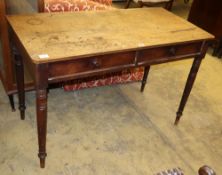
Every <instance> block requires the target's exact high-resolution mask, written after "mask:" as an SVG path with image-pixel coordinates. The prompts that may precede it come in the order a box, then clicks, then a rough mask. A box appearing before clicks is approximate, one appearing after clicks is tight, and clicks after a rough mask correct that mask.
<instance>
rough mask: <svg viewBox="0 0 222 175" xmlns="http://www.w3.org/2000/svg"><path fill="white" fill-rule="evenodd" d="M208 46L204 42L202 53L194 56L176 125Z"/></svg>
mask: <svg viewBox="0 0 222 175" xmlns="http://www.w3.org/2000/svg"><path fill="white" fill-rule="evenodd" d="M207 46H208V44H206V43H204V44H203V46H202V51H201V54H200V55H198V56H196V57H195V58H194V61H193V65H192V67H191V70H190V73H189V76H188V78H187V82H186V85H185V88H184V91H183V95H182V98H181V101H180V105H179V108H178V112H177V117H176V120H175V122H174V124H175V125H177V124H178V122H179V120H180V118H181V116H182V113H183V110H184V107H185V105H186V103H187V100H188V97H189V95H190V92H191V90H192V87H193V84H194V81H195V79H196V75H197V72H198V70H199V67H200V64H201V61H202V59H203V58H204V56H205V54H206V51H207V48H208V47H207Z"/></svg>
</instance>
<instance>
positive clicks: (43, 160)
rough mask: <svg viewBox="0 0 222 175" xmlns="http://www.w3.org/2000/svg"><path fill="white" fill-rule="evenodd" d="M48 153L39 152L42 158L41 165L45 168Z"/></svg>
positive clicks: (40, 158)
mask: <svg viewBox="0 0 222 175" xmlns="http://www.w3.org/2000/svg"><path fill="white" fill-rule="evenodd" d="M46 156H47V154H46V153H39V154H38V157H39V160H40V167H41V168H45V158H46Z"/></svg>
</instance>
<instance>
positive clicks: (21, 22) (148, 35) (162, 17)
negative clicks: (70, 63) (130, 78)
mask: <svg viewBox="0 0 222 175" xmlns="http://www.w3.org/2000/svg"><path fill="white" fill-rule="evenodd" d="M7 19H8V21H9V24H10V26H11V27H12V29H13V30H14V32H15V33H16V35H17V36H18V38H19V40H20V42H21V43H22V45H23V46H24V48H25V49H26V51H27V53H28V54H29V56H30V58H31V59H32V61H33V62H34V63H35V64H39V63H44V62H53V61H60V60H65V59H71V58H72V59H75V58H81V57H86V56H93V55H101V54H105V53H112V52H117V51H124V50H135V49H138V48H149V47H154V46H157V45H167V44H172V43H181V42H190V41H196V40H205V39H212V38H213V36H212V35H211V34H209V33H207V32H205V31H204V30H202V29H200V28H198V27H196V26H194V25H193V24H191V23H189V22H187V21H186V20H184V19H181V18H179V17H177V16H176V15H174V14H172V13H170V12H168V11H166V10H164V9H162V8H138V9H127V10H125V9H124V10H123V9H122V10H110V11H96V12H95V11H87V12H75V13H53V14H46V13H45V14H32V15H19V16H18V15H15V16H8V17H7Z"/></svg>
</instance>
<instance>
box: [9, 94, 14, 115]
mask: <svg viewBox="0 0 222 175" xmlns="http://www.w3.org/2000/svg"><path fill="white" fill-rule="evenodd" d="M8 98H9V102H10V105H11V108H12V112H15V103H14V96H13V94H11V95H8Z"/></svg>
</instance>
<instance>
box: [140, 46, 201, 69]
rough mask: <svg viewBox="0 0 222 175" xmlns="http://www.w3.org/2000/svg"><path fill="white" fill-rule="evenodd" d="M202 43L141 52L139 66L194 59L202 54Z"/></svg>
mask: <svg viewBox="0 0 222 175" xmlns="http://www.w3.org/2000/svg"><path fill="white" fill-rule="evenodd" d="M201 44H202V43H201V42H194V43H185V44H177V45H172V46H165V47H159V48H151V49H149V50H144V51H142V52H140V54H139V57H138V64H139V65H144V64H147V63H149V62H152V63H153V64H154V62H155V63H156V64H158V63H160V62H162V63H163V62H169V61H175V60H176V59H182V58H189V57H194V56H195V55H196V54H197V53H198V52H200V50H201V49H200V48H201Z"/></svg>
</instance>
